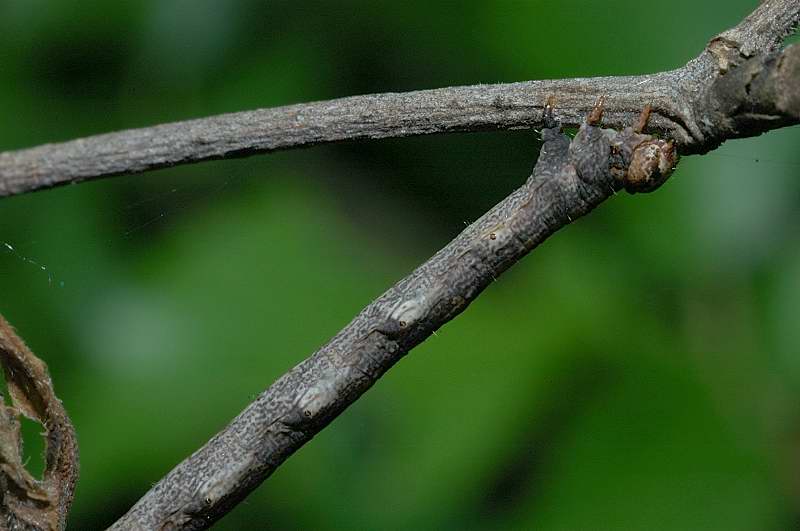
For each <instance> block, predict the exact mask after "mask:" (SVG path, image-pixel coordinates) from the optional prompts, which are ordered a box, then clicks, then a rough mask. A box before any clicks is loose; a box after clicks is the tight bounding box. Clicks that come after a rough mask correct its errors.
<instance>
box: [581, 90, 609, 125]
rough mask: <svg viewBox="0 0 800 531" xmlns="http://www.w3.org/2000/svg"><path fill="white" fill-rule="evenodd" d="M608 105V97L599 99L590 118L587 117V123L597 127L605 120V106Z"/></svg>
mask: <svg viewBox="0 0 800 531" xmlns="http://www.w3.org/2000/svg"><path fill="white" fill-rule="evenodd" d="M605 103H606V97H605V96H600V97H599V98H597V103H595V104H594V107H592V111H591V112H590V113H589V116H587V117H586V123H587V124H589V125H597V124H599V123H600V121H601V120H602V119H603V106H604V105H605Z"/></svg>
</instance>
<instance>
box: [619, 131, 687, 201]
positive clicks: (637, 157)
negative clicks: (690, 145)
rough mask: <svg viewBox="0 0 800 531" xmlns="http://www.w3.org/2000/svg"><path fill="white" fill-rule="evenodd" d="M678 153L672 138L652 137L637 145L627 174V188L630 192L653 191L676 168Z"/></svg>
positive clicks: (625, 180)
mask: <svg viewBox="0 0 800 531" xmlns="http://www.w3.org/2000/svg"><path fill="white" fill-rule="evenodd" d="M677 162H678V153H677V151H676V150H675V145H674V144H673V142H672V140H661V139H660V138H652V137H651V138H650V139H649V140H645V141H644V142H642V143H640V144H639V145H638V146H636V147H635V148H634V150H633V153H631V163H630V166H628V172H627V174H626V175H625V178H624V182H625V189H626V190H627V191H628V192H630V193H637V192H652V191H653V190H655V189H656V188H658V187H659V186H661V185H662V184H663V183H664V181H666V180H667V179H668V178H669V176H670V175H671V174H672V170H673V169H675V164H677Z"/></svg>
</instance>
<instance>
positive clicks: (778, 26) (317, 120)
mask: <svg viewBox="0 0 800 531" xmlns="http://www.w3.org/2000/svg"><path fill="white" fill-rule="evenodd" d="M798 6H800V0H767V1H765V2H763V3H762V4H761V5H760V6H759V7H758V8H757V9H756V10H755V11H754V12H753V13H752V14H751V15H750V16H749V17H747V18H746V19H745V20H744V21H742V23H741V24H739V25H738V26H737V27H735V28H733V29H731V30H729V31H727V32H725V33H723V34H721V35H720V36H718V37H717V38H715V39H714V40H713V41H712V43H711V45H710V46H709V47H707V48H706V50H704V51H703V52H702V53H701V54H700V55H699V56H698V57H697V58H695V59H693V60H692V61H690V62H689V63H687V64H686V65H685V66H684V67H682V68H679V69H677V70H673V71H670V72H662V73H657V74H650V75H642V76H625V77H601V78H579V79H566V80H545V81H524V82H519V83H507V84H496V85H473V86H465V87H448V88H440V89H432V90H421V91H416V92H407V93H386V94H373V95H365V96H352V97H348V98H342V99H337V100H331V101H322V102H315V103H305V104H300V105H290V106H287V107H276V108H272V109H259V110H254V111H246V112H238V113H232V114H223V115H219V116H213V117H209V118H201V119H197V120H189V121H185V122H176V123H169V124H162V125H157V126H154V127H146V128H142V129H132V130H128V131H120V132H115V133H108V134H103V135H97V136H92V137H88V138H81V139H78V140H72V141H69V142H64V143H60V144H45V145H42V146H38V147H34V148H30V149H24V150H20V151H9V152H3V153H0V197H3V196H10V195H16V194H21V193H26V192H31V191H34V190H40V189H44V188H50V187H53V186H58V185H63V184H68V183H74V182H80V181H84V180H89V179H98V178H103V177H109V176H112V175H122V174H130V173H139V172H144V171H148V170H153V169H157V168H163V167H167V166H175V165H178V164H188V163H194V162H200V161H204V160H211V159H221V158H226V157H243V156H249V155H253V154H256V153H267V152H271V151H275V150H282V149H292V148H299V147H307V146H313V145H316V144H323V143H329V142H340V141H345V140H358V139H379V138H389V137H406V136H414V135H426V134H434V133H450V132H456V131H466V132H474V131H489V130H505V129H530V128H540V127H542V122H541V116H542V111H543V109H542V105H543V103H542V102H544V101H545V100H546V99H547V98H548V97H549V96H550V95H553V94H555V95H557V97H558V108H559V112H560V119H561V120H562V122H563V123H564V124H565V125H570V126H578V125H580V123H581V121H582V120H583V117H584V116H586V114H587V113H588V112H589V110H590V109H591V108H592V105H594V102H595V101H596V100H597V98H598V97H599V96H600V95H605V96H606V97H607V98H606V121H605V123H606V124H607V125H608V126H609V127H614V128H622V127H624V126H626V125H627V124H630V123H633V121H634V120H635V119H636V116H637V115H638V113H639V110H641V109H642V108H643V107H644V106H645V105H647V104H650V105H651V106H652V108H653V119H652V121H651V127H652V128H653V130H657V131H659V132H660V133H661V134H663V135H665V136H669V137H670V138H673V139H674V140H675V141H676V142H677V143H678V145H679V148H680V149H681V152H683V153H700V152H705V151H708V150H709V149H713V148H714V147H716V146H717V145H718V143H719V142H720V141H721V139H719V138H716V137H715V135H714V134H713V133H714V131H715V130H716V127H717V125H718V123H719V120H720V119H722V118H724V116H723V115H720V114H714V113H709V112H708V111H709V109H708V107H707V106H706V101H705V100H706V99H707V98H706V96H707V95H708V91H709V89H710V86H711V83H710V81H712V80H714V79H716V78H717V77H719V76H720V75H721V73H722V72H724V71H726V70H727V69H728V68H729V67H730V65H731V64H735V63H737V62H739V61H740V60H741V59H743V58H745V57H749V56H751V55H753V54H754V53H756V52H762V53H763V52H768V51H772V50H774V49H775V48H776V47H777V46H778V45H779V44H780V42H781V41H782V39H783V38H784V37H785V36H786V35H788V34H789V33H791V32H792V31H793V30H794V28H795V27H796V26H797V24H798V19H800V17H799V16H798V11H800V9H798ZM792 119H793V122H792V123H797V121H798V118H797V116H794V117H792ZM773 123H774V122H772V121H770V120H768V119H765V120H763V123H761V124H759V127H760V128H761V129H766V128H769V126H770V125H772V124H773Z"/></svg>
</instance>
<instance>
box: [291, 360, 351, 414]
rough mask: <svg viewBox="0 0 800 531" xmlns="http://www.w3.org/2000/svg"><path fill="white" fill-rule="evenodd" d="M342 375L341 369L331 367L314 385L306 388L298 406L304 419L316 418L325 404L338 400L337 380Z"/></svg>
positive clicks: (298, 401)
mask: <svg viewBox="0 0 800 531" xmlns="http://www.w3.org/2000/svg"><path fill="white" fill-rule="evenodd" d="M341 376H342V372H341V371H339V370H335V369H329V370H327V371H325V373H324V374H323V375H322V376H321V377H320V378H319V379H318V380H317V381H316V382H314V385H312V386H311V387H309V388H308V389H306V391H305V392H304V393H303V394H302V395H301V396H300V398H299V399H298V400H297V408H298V409H299V410H300V414H301V415H302V416H303V418H304V419H306V420H311V419H313V418H315V417H316V416H317V415H319V412H320V411H322V409H323V408H325V406H327V405H329V404H331V403H333V402H335V401H336V396H337V394H338V386H337V381H338V380H339V378H340V377H341Z"/></svg>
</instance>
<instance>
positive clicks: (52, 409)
mask: <svg viewBox="0 0 800 531" xmlns="http://www.w3.org/2000/svg"><path fill="white" fill-rule="evenodd" d="M0 363H2V365H3V371H4V373H5V378H6V384H7V386H8V393H9V395H10V397H11V400H12V405H10V406H9V405H7V404H6V403H5V402H4V401H3V400H2V396H0V402H2V403H0V495H2V499H1V500H0V530H5V529H22V530H36V531H39V530H42V531H59V530H62V529H64V528H65V527H66V519H67V513H68V512H69V508H70V505H71V504H72V497H73V494H74V491H75V482H76V480H77V479H78V444H77V440H76V438H75V429H74V428H73V427H72V423H71V422H70V420H69V417H67V413H66V411H65V410H64V406H63V405H62V404H61V401H60V400H59V399H58V398H57V397H56V395H55V392H54V391H53V383H52V381H51V380H50V375H49V374H48V372H47V366H46V365H45V364H44V362H42V360H40V359H39V358H37V357H36V356H35V355H34V354H33V352H31V351H30V350H29V349H28V347H27V346H26V345H25V343H24V342H23V341H22V339H20V338H19V336H17V334H16V333H15V332H14V330H13V329H12V328H11V326H10V325H9V324H8V322H6V320H5V319H4V318H3V316H1V315H0ZM20 414H23V415H25V416H26V417H28V418H30V419H32V420H35V421H37V422H39V423H40V424H41V425H42V426H43V427H44V429H45V434H44V435H45V444H46V449H45V470H44V474H43V477H42V479H41V480H38V479H36V478H34V477H33V476H32V475H31V474H30V472H28V470H27V469H26V468H25V467H24V465H23V463H22V439H21V437H20V421H19V415H20Z"/></svg>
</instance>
